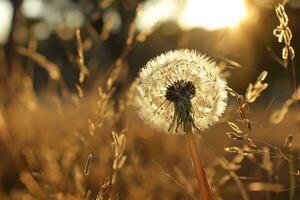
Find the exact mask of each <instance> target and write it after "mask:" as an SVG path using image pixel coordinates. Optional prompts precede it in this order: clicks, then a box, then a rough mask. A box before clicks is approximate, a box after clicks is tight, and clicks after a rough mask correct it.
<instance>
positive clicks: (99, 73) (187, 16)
mask: <svg viewBox="0 0 300 200" xmlns="http://www.w3.org/2000/svg"><path fill="white" fill-rule="evenodd" d="M278 3H283V5H284V6H285V12H286V14H287V16H288V19H289V21H288V26H289V27H290V29H291V32H292V39H291V44H290V45H291V46H292V47H293V49H294V51H295V55H296V56H295V59H294V64H295V77H296V79H295V83H296V85H298V83H299V82H300V80H299V79H300V70H299V67H298V65H299V63H300V58H299V56H298V52H300V26H299V21H300V1H299V0H289V1H280V0H145V1H138V0H10V1H9V0H0V85H1V86H0V89H1V91H0V103H1V106H0V114H1V115H0V135H1V138H2V139H1V146H0V155H1V157H2V158H1V161H0V183H1V185H0V198H1V199H89V198H91V199H92V197H93V198H94V197H96V196H97V194H98V191H99V188H101V185H102V183H103V182H104V180H105V178H106V177H107V175H109V174H110V173H113V172H114V170H112V169H111V162H113V153H112V150H111V131H117V132H118V133H120V132H121V131H122V130H124V129H126V130H127V131H126V133H125V135H126V137H127V141H128V143H127V154H128V155H127V161H126V162H127V165H126V166H125V167H124V171H123V172H122V170H123V169H122V170H120V171H121V172H118V174H119V176H120V180H119V182H118V183H117V184H116V185H117V186H116V188H118V189H116V190H117V191H119V193H118V195H120V199H193V198H192V197H191V196H192V195H191V194H195V185H194V184H192V185H188V184H187V183H186V185H185V184H183V185H184V188H185V189H182V187H181V186H180V187H178V186H174V185H176V184H175V183H174V182H172V180H170V179H169V178H168V176H166V171H164V170H162V168H164V169H166V170H167V171H170V173H173V175H174V173H175V175H176V176H179V179H180V178H181V179H180V180H181V182H184V181H186V182H189V181H187V180H185V179H184V178H183V177H184V176H183V175H184V174H185V175H186V176H187V179H190V180H192V176H193V175H192V169H191V168H190V166H189V165H190V163H189V159H188V156H187V155H188V152H187V151H186V146H184V145H185V142H184V139H182V138H180V137H177V136H168V135H165V134H164V135H163V134H160V133H156V132H155V131H153V130H151V129H150V128H149V127H147V126H146V125H143V123H142V122H141V121H140V120H139V119H138V118H137V117H136V114H135V113H134V111H133V109H132V108H131V107H130V106H127V104H126V103H125V104H124V102H127V100H128V99H130V97H129V96H130V95H127V92H128V90H129V91H130V88H131V85H132V83H133V81H134V79H135V77H136V76H137V73H138V71H139V69H140V68H141V67H142V66H143V65H145V64H146V62H147V61H148V60H150V59H152V58H154V57H155V56H157V55H159V54H161V53H164V52H166V51H168V50H170V49H179V48H188V49H196V50H198V51H199V52H201V53H204V54H207V55H208V56H210V57H211V58H213V59H214V60H215V61H216V62H217V63H218V64H219V65H220V66H223V67H226V76H227V80H228V85H229V86H230V87H231V88H233V89H234V90H235V91H236V92H237V93H239V94H245V92H246V88H247V87H248V85H249V82H252V83H254V82H255V81H256V79H257V76H258V75H259V74H260V73H261V72H262V71H264V70H266V71H268V76H267V78H266V82H267V83H268V84H269V86H268V88H267V90H266V91H264V92H263V94H262V95H261V96H260V97H259V98H258V100H257V101H256V102H255V104H253V106H252V105H251V108H250V113H249V116H250V118H251V120H252V122H253V124H252V126H253V130H252V132H251V133H248V132H247V127H246V126H245V123H241V122H239V121H238V120H237V118H238V113H236V112H235V111H236V110H237V109H238V108H237V103H236V99H234V98H231V100H230V102H231V103H230V105H229V109H228V111H227V113H225V116H227V117H228V116H230V117H231V120H236V122H237V123H238V124H239V125H241V127H242V128H241V129H243V130H244V131H246V133H247V134H251V136H252V137H254V138H256V139H257V140H258V141H260V145H262V148H263V147H265V146H267V147H268V148H270V149H271V151H272V148H271V147H279V148H280V147H282V146H283V145H284V142H285V139H286V138H287V136H288V135H289V134H291V133H292V134H294V140H293V150H292V152H293V155H294V156H295V157H296V159H295V163H298V164H293V165H291V164H290V163H291V162H284V161H278V160H276V159H278V155H277V154H275V156H274V159H275V161H274V160H272V159H273V157H272V154H270V155H271V158H269V161H274V164H273V165H272V164H271V163H272V162H269V163H267V164H266V163H264V165H263V166H264V167H260V166H261V165H260V164H261V163H260V162H263V161H264V162H267V160H268V159H267V158H266V157H259V158H255V156H250V155H244V156H243V158H240V157H234V155H229V157H228V158H227V159H229V160H231V159H233V158H236V159H237V160H239V159H240V161H239V162H237V163H236V165H239V164H240V162H244V163H243V164H242V166H244V168H241V169H240V167H241V166H239V167H237V168H236V169H235V170H238V171H237V173H238V174H239V175H240V176H241V177H243V178H244V179H243V178H241V181H242V182H245V185H246V186H245V188H244V189H245V190H246V191H249V194H248V196H245V194H243V195H242V197H241V195H240V194H239V193H237V191H236V189H235V187H236V186H235V184H234V181H233V182H229V181H228V180H230V178H228V174H227V176H226V172H224V168H226V167H224V166H223V171H222V170H221V172H216V168H215V166H216V165H218V164H216V160H215V158H220V157H221V156H223V155H224V154H225V152H224V147H225V146H230V145H232V143H231V142H232V141H231V140H228V138H227V137H226V135H225V132H226V131H225V130H228V129H229V128H228V125H227V124H226V123H225V125H224V124H223V125H222V124H220V125H216V126H215V127H213V128H212V129H211V130H209V131H208V132H209V133H211V134H207V135H204V136H203V139H202V140H201V148H202V150H203V151H204V152H206V153H207V154H205V156H204V158H203V159H204V160H205V164H206V165H207V166H209V169H210V171H209V172H208V174H209V176H210V177H212V179H213V180H214V181H212V182H213V183H215V185H216V187H215V188H216V189H215V190H219V192H216V193H218V199H243V200H247V199H249V198H250V199H267V200H268V199H290V200H292V199H295V200H296V199H300V196H299V195H300V194H299V193H300V192H299V174H298V179H297V178H296V177H297V173H299V167H300V162H299V156H298V157H297V156H296V155H298V154H297V148H299V146H300V137H299V127H300V123H299V121H300V116H299V113H298V112H299V111H298V109H296V108H295V109H291V111H290V113H289V115H287V116H286V117H285V118H284V120H283V121H282V123H281V124H280V125H273V124H271V123H269V118H270V115H271V113H272V112H274V111H275V110H276V109H277V108H280V107H281V105H282V104H283V103H284V101H285V100H287V99H288V98H289V97H290V96H291V94H292V93H293V87H294V86H293V85H294V83H293V70H292V67H291V62H290V60H288V62H284V61H283V60H282V49H283V47H284V43H279V42H278V38H277V37H275V36H274V35H273V30H274V29H275V28H276V27H277V26H279V20H278V18H277V16H276V12H275V6H276V5H278ZM76 31H77V32H76ZM81 54H83V55H81ZM82 56H83V57H82ZM80 58H83V60H84V61H83V63H82V62H81V61H80ZM99 86H101V87H102V88H103V91H100V92H99V91H98V90H97V88H98V87H99ZM112 88H113V92H110V91H111V89H112ZM128 101H129V100H128ZM99 102H102V103H100V104H101V105H100V106H99ZM129 104H130V103H128V105H129ZM97 105H98V106H97ZM124 107H125V108H124ZM232 113H234V114H232ZM230 117H229V119H230ZM226 120H228V119H227V118H224V120H223V121H224V122H225V121H226ZM99 121H100V122H101V123H100V122H99ZM96 122H97V123H98V122H99V124H101V125H99V124H98V125H99V126H98V125H97V123H96ZM93 124H94V125H93ZM95 124H96V126H97V128H93V126H95ZM94 129H95V130H94ZM93 130H94V132H95V134H96V133H97V134H98V135H97V134H96V136H97V138H96V139H95V136H94V132H93ZM91 132H93V134H91ZM57 138H59V139H61V140H60V141H57ZM169 138H170V139H169ZM166 141H167V142H166ZM203 141H204V142H203ZM265 143H267V144H268V145H266V144H265ZM234 144H235V143H234ZM178 145H179V146H180V145H182V148H183V150H178ZM212 146H213V147H214V149H213V150H212V148H211V147H212ZM274 149H276V148H273V150H274ZM274 151H275V152H276V150H274ZM43 152H46V153H43ZM277 153H278V152H277ZM89 154H92V155H93V156H94V157H95V159H94V160H95V161H94V164H93V165H92V166H94V167H91V172H90V175H89V176H88V177H85V178H84V177H81V176H82V175H78V173H79V172H78V170H79V171H80V172H81V171H82V168H83V166H84V163H85V161H86V158H87V156H88V155H89ZM65 156H67V158H68V159H67V161H65V160H64V158H65ZM247 156H248V157H247ZM244 157H247V159H246V158H244ZM182 158H183V159H182ZM244 159H245V160H246V161H245V160H244ZM242 160H243V161H242ZM43 161H45V162H46V163H48V164H45V166H43V165H41V163H42V162H43ZM68 163H69V164H68ZM128 163H129V164H128ZM258 163H260V164H258ZM278 163H279V164H278ZM223 164H224V163H223ZM48 165H49V166H48ZM186 165H188V167H187V166H186ZM96 166H97V167H96ZM133 166H134V167H133ZM162 166H163V167H162ZM174 166H175V167H174ZM221 166H222V164H221ZM218 167H220V166H218ZM100 168H101V170H99V169H100ZM178 168H180V169H182V170H183V171H180V170H179V169H178ZM261 168H263V169H268V170H265V171H264V172H262V171H261ZM97 169H98V170H97ZM47 170H48V171H49V170H50V172H51V173H46V172H47ZM68 170H70V171H68ZM76 170H77V171H76ZM226 170H227V171H228V169H227V168H226V169H225V171H226ZM235 170H229V171H230V173H233V172H235ZM297 170H298V171H297ZM60 171H61V172H60ZM32 172H35V173H36V174H35V175H33V173H32ZM69 173H70V174H69ZM157 173H158V174H159V175H158V174H157ZM218 173H220V174H218ZM230 173H229V174H230ZM64 174H65V175H64ZM224 174H225V175H224ZM175 175H174V176H175ZM231 176H232V174H231ZM49 177H52V179H53V180H52V179H51V178H49ZM152 177H156V178H155V180H153V179H154V178H152ZM232 177H235V175H233V176H232ZM258 177H259V178H258ZM278 177H280V178H278ZM291 177H294V178H291ZM177 178H178V177H177ZM235 178H236V177H235ZM235 178H233V180H234V179H235ZM227 179H228V180H227ZM221 180H222V181H223V182H222V183H221ZM278 180H279V181H278ZM264 181H265V182H267V183H268V184H269V185H263V184H262V182H264ZM276 181H277V182H276ZM191 182H192V181H191ZM225 183H226V184H225ZM253 183H256V185H255V184H254V185H253ZM267 183H266V184H267ZM273 183H274V184H275V185H272V184H273ZM276 183H277V185H276ZM278 183H280V184H278ZM251 184H252V185H251ZM217 186H219V187H220V188H222V189H219V188H218V187H217ZM223 186H224V187H223ZM278 187H279V188H280V190H278ZM144 188H147V189H144ZM274 188H275V189H274ZM89 189H90V191H92V192H91V194H89V195H90V196H88V197H87V192H86V191H89ZM100 191H101V190H100ZM122 196H123V198H122ZM104 199H105V198H104Z"/></svg>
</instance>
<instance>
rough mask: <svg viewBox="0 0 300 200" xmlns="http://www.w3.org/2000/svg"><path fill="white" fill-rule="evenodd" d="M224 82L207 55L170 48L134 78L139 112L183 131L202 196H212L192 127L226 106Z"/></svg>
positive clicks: (213, 118)
mask: <svg viewBox="0 0 300 200" xmlns="http://www.w3.org/2000/svg"><path fill="white" fill-rule="evenodd" d="M226 88H227V86H226V82H225V80H223V79H222V77H221V73H220V70H219V69H218V68H217V66H216V64H215V63H214V62H212V61H211V60H210V59H209V58H208V57H206V56H204V55H200V54H199V53H197V52H196V51H190V50H176V51H169V52H167V53H165V54H162V55H160V56H158V57H157V58H155V59H153V60H151V61H149V62H148V63H147V64H146V66H145V67H144V68H142V70H141V72H140V74H139V78H138V79H137V89H136V98H135V103H136V106H137V108H138V113H139V115H140V117H141V118H142V119H144V120H145V122H146V123H148V124H149V125H151V126H153V127H154V128H156V129H158V130H161V131H164V132H167V133H171V134H176V133H178V134H184V135H185V136H186V139H187V143H188V146H189V150H190V153H191V158H192V162H193V167H194V170H195V175H196V178H197V183H198V188H199V192H200V198H201V199H207V200H212V199H213V195H212V193H211V189H210V186H209V184H208V181H207V178H206V174H205V171H204V168H203V167H202V163H201V160H200V156H199V148H198V147H197V143H196V138H195V136H194V134H193V133H194V131H195V130H198V131H203V130H205V129H207V128H208V127H209V126H210V125H212V124H214V123H215V122H217V121H218V119H219V118H220V116H221V115H222V114H223V112H224V110H225V107H226V100H227V90H226Z"/></svg>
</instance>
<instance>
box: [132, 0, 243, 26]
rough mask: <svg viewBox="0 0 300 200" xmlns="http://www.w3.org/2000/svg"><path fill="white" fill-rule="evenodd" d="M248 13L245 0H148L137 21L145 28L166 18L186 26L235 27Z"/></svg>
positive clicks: (138, 24)
mask: <svg viewBox="0 0 300 200" xmlns="http://www.w3.org/2000/svg"><path fill="white" fill-rule="evenodd" d="M166 9H167V10H166ZM246 15H247V9H246V6H245V2H244V0H178V1H175V0H148V1H146V2H145V3H143V4H142V12H141V14H140V15H139V17H138V18H137V19H136V23H137V26H138V28H139V29H141V30H149V29H151V28H152V27H153V26H154V25H155V24H157V23H163V22H166V21H175V22H177V23H178V24H179V26H180V27H181V28H183V29H192V28H199V27H201V28H205V29H207V30H215V29H219V28H224V27H229V26H234V25H236V24H238V23H239V22H240V21H241V20H243V19H244V18H245V17H246Z"/></svg>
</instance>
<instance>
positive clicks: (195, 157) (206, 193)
mask: <svg viewBox="0 0 300 200" xmlns="http://www.w3.org/2000/svg"><path fill="white" fill-rule="evenodd" d="M185 135H186V139H187V143H188V146H189V149H190V153H191V158H192V162H193V167H194V170H195V175H196V179H197V183H198V189H199V193H200V199H201V200H214V197H213V195H212V192H211V189H210V186H209V184H208V181H207V177H206V174H205V171H204V168H203V166H202V163H201V160H200V153H199V148H198V146H197V143H196V138H195V135H194V134H193V132H192V130H191V128H189V129H188V130H187V132H186V134H185Z"/></svg>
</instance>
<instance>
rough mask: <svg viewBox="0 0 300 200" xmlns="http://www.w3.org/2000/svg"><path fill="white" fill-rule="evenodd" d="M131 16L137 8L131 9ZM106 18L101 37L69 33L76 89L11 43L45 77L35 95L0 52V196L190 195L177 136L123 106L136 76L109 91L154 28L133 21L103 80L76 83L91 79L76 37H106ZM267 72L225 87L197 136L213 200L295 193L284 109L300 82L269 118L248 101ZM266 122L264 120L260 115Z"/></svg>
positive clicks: (190, 179)
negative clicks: (220, 112)
mask: <svg viewBox="0 0 300 200" xmlns="http://www.w3.org/2000/svg"><path fill="white" fill-rule="evenodd" d="M111 4H112V1H110V0H106V1H101V3H99V8H101V9H106V8H108V7H109V6H110V5H111ZM282 6H283V5H278V6H276V13H277V16H278V18H279V20H280V25H279V26H278V27H277V28H276V29H275V30H274V35H275V36H277V37H278V38H279V40H280V41H279V42H282V40H283V39H284V42H285V47H284V49H288V50H283V55H282V56H283V59H287V58H288V56H289V57H290V60H291V62H292V63H293V62H294V56H295V52H294V51H292V50H293V49H292V46H291V33H289V32H291V31H290V29H289V28H288V26H287V22H288V20H287V16H286V13H285V12H284V9H283V8H282ZM135 12H136V13H135V14H136V15H137V14H138V13H139V12H140V11H139V6H138V5H137V8H136V11H135ZM98 15H101V13H100V14H99V13H94V17H95V16H96V17H97V16H98ZM281 18H282V19H281ZM91 20H92V19H91ZM111 23H112V22H111V19H110V18H108V20H107V21H106V22H105V23H104V25H103V29H102V31H101V33H100V34H99V33H97V31H96V30H93V28H92V27H91V24H90V23H87V24H86V27H87V28H86V29H87V32H88V38H85V37H83V36H82V34H81V31H80V30H79V29H77V30H74V33H75V37H76V42H75V44H76V46H77V49H76V50H77V53H76V56H74V58H75V60H76V64H77V67H78V77H79V78H78V80H76V81H75V82H74V86H75V88H77V91H76V92H74V91H70V90H68V89H67V87H66V84H65V82H64V80H63V78H62V75H61V72H60V66H58V64H55V63H54V62H52V61H50V60H48V59H47V58H46V56H44V55H42V54H41V53H39V52H37V51H36V48H32V47H31V46H30V45H29V46H28V47H24V46H18V47H17V49H16V51H17V53H18V54H19V55H21V56H22V57H23V58H24V57H25V58H30V60H33V61H34V62H37V63H38V64H39V65H40V66H41V67H42V68H44V69H45V70H46V71H47V73H48V76H49V78H50V79H49V82H48V84H47V86H46V87H45V88H43V92H42V93H41V94H39V95H37V93H36V90H35V89H34V87H33V79H34V77H33V76H32V74H31V73H30V70H28V69H27V68H30V67H28V66H27V67H26V66H23V65H22V64H20V63H21V62H19V63H16V66H15V67H14V68H13V69H14V70H13V71H12V72H10V73H8V71H9V70H5V68H6V69H8V66H6V65H5V63H6V62H5V57H4V56H2V55H3V54H2V53H1V56H0V59H1V60H0V66H1V67H2V68H3V69H1V72H3V74H4V75H1V85H0V89H1V91H0V97H1V103H0V155H1V159H0V177H1V178H0V199H12V200H20V199H22V200H33V199H57V200H63V199H66V200H90V199H97V200H105V199H111V200H118V199H132V200H133V199H138V200H150V199H178V200H182V199H197V197H198V196H199V195H198V194H197V185H196V182H195V177H194V175H193V173H192V172H193V169H192V167H191V160H190V158H189V152H188V147H187V144H186V143H185V141H184V138H182V137H180V136H170V135H166V134H162V133H157V132H155V131H153V130H151V129H150V128H149V127H147V126H146V125H144V124H143V123H142V121H140V120H139V119H138V118H137V116H136V114H135V112H134V110H133V109H132V108H131V106H130V105H131V103H132V99H133V98H132V96H133V91H134V87H135V82H133V83H131V84H130V85H129V86H126V87H123V89H122V90H121V91H119V90H117V86H116V85H117V81H118V80H119V78H120V76H121V75H122V74H121V73H122V70H123V69H124V68H126V65H127V63H126V60H127V57H128V55H129V54H130V52H131V50H132V49H133V48H134V47H135V45H136V44H137V43H140V44H141V43H143V42H144V41H145V40H146V39H147V37H148V36H150V35H151V34H152V31H154V30H151V32H147V33H145V32H141V33H137V32H136V27H135V25H134V23H133V22H132V23H131V24H130V26H129V28H128V34H127V36H128V37H127V39H126V42H125V43H126V46H125V48H124V49H123V51H122V52H121V54H120V56H119V57H118V58H117V59H116V60H115V62H114V63H113V64H112V65H111V66H110V67H108V69H107V72H106V73H107V76H102V77H101V78H100V79H101V80H100V81H98V82H101V84H100V86H99V85H98V84H97V85H96V86H95V85H92V86H91V87H90V88H89V89H86V88H84V86H85V82H86V81H88V80H89V78H90V76H91V75H92V72H91V71H90V70H89V66H88V64H87V63H88V62H87V58H86V57H85V53H86V52H87V51H88V50H87V49H85V47H84V42H85V41H86V40H87V39H91V40H92V41H94V42H96V41H97V42H98V41H101V42H103V41H105V40H106V39H107V38H108V37H109V35H110V29H111V25H112V24H111ZM95 31H96V32H95ZM278 31H280V34H279V32H278ZM289 35H290V36H289ZM286 37H287V38H286ZM1 52H2V50H1ZM227 61H230V60H229V59H227ZM230 62H231V64H232V65H233V66H234V65H235V66H238V67H239V68H242V65H240V64H239V63H235V62H233V61H230ZM230 62H228V63H229V64H230ZM225 70H228V69H227V68H226V69H225ZM224 74H225V73H224ZM266 76H267V72H266V71H263V72H262V73H261V74H260V75H259V76H258V78H257V80H256V82H255V83H254V84H251V83H250V84H249V87H248V89H246V94H245V95H241V94H238V93H237V92H235V91H234V90H233V89H230V88H228V90H229V92H230V94H231V95H232V97H231V98H230V100H229V102H230V103H229V106H228V109H227V111H226V113H225V115H224V117H223V119H222V120H221V123H220V124H218V125H216V126H215V127H213V128H212V129H211V130H209V131H208V132H209V133H207V134H205V135H202V136H201V137H200V135H197V140H198V142H199V143H200V148H201V152H204V153H202V155H203V157H202V158H201V160H202V161H203V163H204V165H205V166H206V168H207V176H208V179H209V182H210V184H211V186H212V191H213V193H214V196H215V198H216V199H217V200H226V199H242V200H250V199H258V200H259V199H266V200H273V199H278V200H281V199H282V200H285V199H289V200H293V199H294V200H297V199H299V198H300V192H299V191H300V190H299V187H300V171H299V170H300V157H299V152H298V151H299V148H300V137H299V132H298V129H297V128H296V127H299V125H300V123H299V113H298V111H297V108H292V105H293V104H294V103H295V102H296V101H298V100H299V99H300V98H299V96H300V95H299V87H298V88H297V89H296V90H294V93H293V94H292V96H291V97H290V98H289V99H288V100H287V101H286V102H285V103H284V104H283V106H282V107H280V106H278V107H276V108H272V112H273V111H274V113H273V114H272V115H271V114H270V112H269V109H270V107H269V106H268V105H265V106H255V101H256V100H257V98H258V97H260V96H263V95H264V93H263V91H264V90H266V89H267V87H268V84H267V83H265V82H264V81H265V79H266ZM229 78H230V77H229ZM293 79H294V80H295V79H296V77H293ZM266 81H267V80H266ZM57 91H60V93H59V94H58V92H57ZM287 98H288V97H287ZM288 110H290V112H288ZM269 118H270V121H271V122H272V123H268V120H266V119H269Z"/></svg>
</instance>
